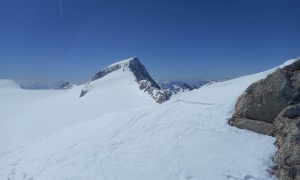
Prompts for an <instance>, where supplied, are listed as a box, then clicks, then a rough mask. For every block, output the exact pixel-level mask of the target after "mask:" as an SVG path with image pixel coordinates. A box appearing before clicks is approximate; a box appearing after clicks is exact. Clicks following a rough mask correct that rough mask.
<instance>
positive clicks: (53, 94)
mask: <svg viewBox="0 0 300 180" xmlns="http://www.w3.org/2000/svg"><path fill="white" fill-rule="evenodd" d="M131 61H132V59H131V60H129V61H128V60H126V61H123V62H119V63H117V64H113V65H111V66H109V68H106V70H109V69H110V68H111V69H114V70H113V71H111V72H109V73H104V74H105V75H104V76H102V75H101V73H99V74H98V75H97V76H96V77H99V78H92V79H91V80H90V81H89V82H88V83H87V84H85V85H82V86H77V87H74V88H72V89H67V90H56V91H54V90H52V91H50V90H49V91H48V90H46V91H38V90H37V91H30V90H24V89H21V88H18V86H17V85H15V84H14V83H12V82H11V81H0V97H1V101H0V106H1V108H0V114H1V120H0V123H1V124H0V128H1V129H0V133H1V135H0V138H1V139H0V143H1V147H2V149H3V150H1V151H0V178H1V179H31V180H35V179H51V180H52V179H108V180H110V179H122V180H123V179H130V180H134V179H138V180H140V179H146V180H147V179H149V180H153V179H157V180H160V179H162V180H166V179H172V180H173V179H178V180H182V179H185V180H197V179H205V180H210V179H211V180H218V179H222V180H224V179H273V177H272V176H271V175H270V174H269V173H268V170H269V169H270V167H271V166H272V165H273V163H272V159H271V157H272V156H273V155H274V154H275V152H276V147H275V146H274V144H273V143H274V141H275V138H273V137H269V136H264V135H259V134H255V133H253V132H249V131H246V130H241V129H237V128H235V127H231V126H229V125H228V124H227V119H228V118H230V117H231V116H232V114H233V110H234V106H235V103H236V101H237V98H238V97H239V96H240V95H241V94H242V93H243V92H244V91H245V89H246V88H247V87H248V86H249V85H251V84H252V83H254V82H257V81H259V80H261V79H263V78H265V77H266V76H267V75H268V74H270V73H272V72H274V71H275V69H271V70H268V71H265V72H262V73H258V74H254V75H250V76H245V77H241V78H237V79H233V80H229V81H224V82H216V83H213V84H211V85H209V86H204V87H202V88H200V89H196V90H193V91H189V92H184V93H181V94H179V95H177V96H175V97H174V98H172V99H170V100H169V101H167V102H165V103H163V104H157V103H155V101H154V100H153V98H152V97H151V96H149V94H148V93H149V92H147V91H146V93H145V92H144V91H145V89H143V87H144V86H142V88H141V89H142V90H143V91H141V90H140V87H141V84H143V83H141V82H145V81H148V82H147V84H148V85H152V84H151V81H149V79H148V80H147V79H138V78H137V75H134V73H133V70H132V69H130V62H131ZM291 62H292V61H289V62H287V63H285V64H284V65H287V64H289V63H291ZM116 65H117V66H116ZM112 67H115V68H117V70H116V69H115V68H112ZM127 68H128V69H130V71H128V69H127ZM106 70H102V71H100V72H107V71H106ZM101 76H102V77H101ZM138 85H140V87H139V86H138ZM156 88H157V87H156ZM157 89H158V88H157ZM81 90H87V93H86V94H85V95H84V96H82V97H80V98H79V94H80V92H81ZM50 127H52V128H50ZM41 129H42V131H41ZM30 131H33V134H32V136H31V138H34V137H35V138H36V139H35V140H30V141H27V142H25V140H29V138H23V139H22V138H20V137H21V136H28V134H31V133H32V132H30ZM45 133H48V134H47V135H45V136H42V137H41V135H42V134H45ZM14 138H16V139H18V141H15V143H14V144H16V142H22V141H23V142H24V143H20V144H18V145H17V146H14V147H11V148H8V147H7V146H8V145H12V144H10V143H9V142H10V141H14ZM6 147H7V148H6Z"/></svg>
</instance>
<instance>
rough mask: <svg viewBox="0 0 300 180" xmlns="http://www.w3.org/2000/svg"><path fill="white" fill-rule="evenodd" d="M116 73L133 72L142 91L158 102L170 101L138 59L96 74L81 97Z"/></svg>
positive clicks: (115, 65) (135, 58)
mask: <svg viewBox="0 0 300 180" xmlns="http://www.w3.org/2000/svg"><path fill="white" fill-rule="evenodd" d="M116 71H123V72H125V71H129V72H131V73H132V75H133V77H134V80H135V81H136V82H137V83H138V84H139V88H140V90H143V91H145V92H147V93H148V94H149V95H150V96H151V97H152V98H153V99H154V100H155V101H156V102H158V103H163V102H165V101H167V100H168V99H169V98H168V96H167V95H166V93H165V92H164V91H163V90H161V88H160V87H159V86H158V85H157V84H156V82H155V81H154V80H153V79H152V77H151V76H150V75H149V73H148V71H147V70H146V68H145V67H144V66H143V65H142V64H141V62H140V61H139V59H138V58H137V57H133V58H130V59H127V60H123V61H120V62H117V63H114V64H112V65H110V66H108V67H107V68H104V69H102V70H101V71H99V72H98V73H96V75H95V76H94V77H92V78H91V79H90V80H89V81H88V82H87V83H86V85H85V87H84V88H83V89H82V91H81V93H80V97H82V96H84V95H85V94H86V93H88V91H89V90H90V88H91V87H92V82H93V81H96V80H98V79H100V78H102V77H104V76H106V75H108V74H110V73H113V72H116Z"/></svg>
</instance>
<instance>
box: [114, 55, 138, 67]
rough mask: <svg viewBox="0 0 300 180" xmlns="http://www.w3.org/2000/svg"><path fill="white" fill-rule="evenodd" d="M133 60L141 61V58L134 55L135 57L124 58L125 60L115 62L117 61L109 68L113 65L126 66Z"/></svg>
mask: <svg viewBox="0 0 300 180" xmlns="http://www.w3.org/2000/svg"><path fill="white" fill-rule="evenodd" d="M131 62H139V63H140V60H139V58H138V57H136V56H134V57H131V58H128V59H124V60H121V61H118V62H115V63H113V64H111V65H109V66H108V68H110V67H113V66H126V65H128V64H129V63H131Z"/></svg>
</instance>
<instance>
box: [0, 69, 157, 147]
mask: <svg viewBox="0 0 300 180" xmlns="http://www.w3.org/2000/svg"><path fill="white" fill-rule="evenodd" d="M83 87H84V85H81V86H76V87H73V88H72V89H67V90H26V89H21V88H20V87H19V86H18V85H17V84H16V83H14V82H13V81H10V80H0V115H1V117H0V149H3V148H5V147H8V146H13V145H17V144H19V143H21V142H24V141H27V140H30V139H33V138H38V137H41V136H43V135H46V134H48V133H50V132H53V131H56V130H58V129H61V128H64V127H67V126H70V125H74V124H77V123H80V122H84V121H87V120H91V119H94V118H96V117H99V116H101V115H104V114H107V113H112V112H118V111H124V110H129V109H132V108H137V107H143V106H149V105H155V104H156V103H155V101H154V100H153V99H152V98H151V97H150V96H149V95H148V94H147V93H145V92H143V91H141V90H140V89H139V85H138V84H137V83H136V82H135V77H134V76H133V74H132V73H131V72H129V71H123V70H121V69H120V70H117V71H114V72H112V73H110V74H108V75H106V76H105V77H103V78H101V79H97V80H96V81H94V82H93V87H92V88H91V90H90V92H89V93H88V94H87V95H86V96H84V97H81V98H79V95H80V92H81V89H83Z"/></svg>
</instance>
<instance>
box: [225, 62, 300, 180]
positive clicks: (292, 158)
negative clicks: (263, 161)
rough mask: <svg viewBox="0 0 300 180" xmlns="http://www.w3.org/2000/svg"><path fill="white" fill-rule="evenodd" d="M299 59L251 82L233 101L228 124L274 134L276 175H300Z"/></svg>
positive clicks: (284, 178)
mask: <svg viewBox="0 0 300 180" xmlns="http://www.w3.org/2000/svg"><path fill="white" fill-rule="evenodd" d="M299 90H300V59H297V60H296V61H295V62H293V63H292V64H290V65H287V66H285V67H283V68H282V69H278V70H277V71H275V72H274V73H272V74H270V75H269V76H267V78H265V79H263V80H261V81H259V82H257V83H254V84H252V85H251V86H249V87H248V88H247V90H246V91H245V93H244V94H243V95H242V96H241V97H240V98H239V100H238V102H237V103H236V108H235V110H236V112H235V114H234V116H233V117H232V118H231V119H230V121H229V124H231V125H234V126H236V127H238V128H241V129H248V130H251V131H254V132H257V133H260V134H266V135H276V138H277V143H276V145H277V146H278V148H279V150H278V152H277V154H276V155H275V157H274V162H275V163H277V164H278V167H277V169H276V170H275V174H276V175H277V176H278V177H279V179H283V180H292V179H300V91H299Z"/></svg>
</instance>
